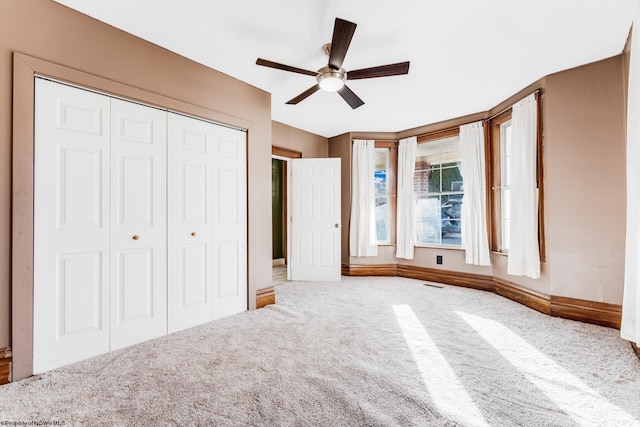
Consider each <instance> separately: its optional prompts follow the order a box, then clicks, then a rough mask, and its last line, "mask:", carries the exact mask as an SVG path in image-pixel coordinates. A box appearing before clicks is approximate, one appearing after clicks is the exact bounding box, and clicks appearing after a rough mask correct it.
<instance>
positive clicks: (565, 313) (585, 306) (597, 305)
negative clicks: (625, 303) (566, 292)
mask: <svg viewBox="0 0 640 427" xmlns="http://www.w3.org/2000/svg"><path fill="white" fill-rule="evenodd" d="M550 300H551V315H552V316H557V317H562V318H564V319H573V320H580V321H581V322H586V323H593V324H596V325H602V326H608V327H610V328H615V329H620V324H621V323H622V306H619V305H616V304H607V303H604V302H595V301H586V300H582V299H575V298H567V297H557V296H553V295H552V296H551V298H550Z"/></svg>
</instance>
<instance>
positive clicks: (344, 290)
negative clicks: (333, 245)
mask: <svg viewBox="0 0 640 427" xmlns="http://www.w3.org/2000/svg"><path fill="white" fill-rule="evenodd" d="M276 295H277V301H278V303H277V304H276V305H272V306H268V307H266V308H264V309H261V310H257V311H252V312H246V313H241V314H238V315H235V316H231V317H228V318H225V319H221V320H218V321H214V322H211V323H208V324H205V325H201V326H199V327H196V328H192V329H189V330H186V331H182V332H179V333H175V334H171V335H168V336H165V337H162V338H159V339H155V340H152V341H148V342H144V343H141V344H138V345H135V346H131V347H128V348H125V349H121V350H118V351H115V352H112V353H109V354H106V355H102V356H98V357H95V358H92V359H89V360H86V361H83V362H79V363H75V364H73V365H69V366H65V367H63V368H59V369H56V370H53V371H50V372H47V373H45V374H42V375H37V376H34V377H31V378H28V379H26V380H22V381H18V382H15V383H11V384H8V385H6V386H2V387H0V420H2V421H9V422H25V423H28V422H34V423H35V422H44V421H46V422H49V423H51V422H58V423H62V422H63V423H64V425H66V426H70V425H90V426H112V425H122V426H128V425H140V426H145V425H154V426H155V425H214V426H457V425H459V426H605V425H606V426H640V360H639V359H638V357H637V356H636V354H635V353H634V351H633V350H632V348H631V346H630V345H629V343H628V342H626V341H624V340H622V339H620V338H619V331H617V330H614V329H610V328H605V327H599V326H594V325H588V324H584V323H580V322H575V321H570V320H565V319H559V318H554V317H549V316H546V315H543V314H540V313H538V312H535V311H533V310H530V309H528V308H526V307H524V306H521V305H519V304H517V303H515V302H512V301H509V300H507V299H504V298H502V297H499V296H497V295H494V294H492V293H488V292H482V291H476V290H471V289H464V288H458V287H453V286H447V285H433V284H432V285H431V286H427V285H425V283H424V282H421V281H417V280H411V279H404V278H371V277H343V281H342V282H341V283H301V282H289V283H285V284H282V285H279V286H277V287H276ZM33 425H36V424H33ZM40 425H44V424H40Z"/></svg>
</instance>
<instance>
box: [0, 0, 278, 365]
mask: <svg viewBox="0 0 640 427" xmlns="http://www.w3.org/2000/svg"><path fill="white" fill-rule="evenodd" d="M0 2H1V6H0V8H1V9H2V13H0V347H5V346H7V345H10V344H11V341H12V340H13V341H14V342H15V341H16V340H19V339H20V338H21V337H20V336H18V337H16V336H14V337H12V338H11V337H10V316H11V314H10V296H11V284H10V280H11V270H10V262H11V246H10V245H11V198H12V187H11V179H12V178H11V176H12V169H11V166H12V160H11V158H12V109H13V106H12V96H14V95H15V96H16V97H20V96H22V92H20V93H15V94H13V93H12V82H13V80H12V74H13V73H12V63H13V60H12V54H13V53H14V52H21V53H24V54H26V55H29V56H31V57H36V58H40V59H44V60H46V61H49V62H51V63H55V64H60V65H63V66H64V67H66V68H67V69H72V70H80V71H81V72H82V73H80V74H81V75H82V76H84V78H85V80H86V81H88V82H95V84H96V85H97V86H100V85H103V84H104V81H106V80H108V81H109V82H117V83H114V84H111V85H108V86H110V88H111V89H113V90H112V93H116V94H121V95H125V96H126V97H129V98H134V99H138V100H141V101H144V102H148V103H152V104H157V105H160V104H163V103H167V104H170V105H165V106H169V107H172V108H174V109H177V110H179V111H184V112H186V113H190V114H195V115H199V116H201V117H204V118H209V119H213V120H216V121H222V122H225V123H230V124H246V127H247V128H248V129H249V133H248V135H249V138H248V165H249V167H248V171H249V172H248V198H249V200H248V202H249V265H250V268H249V295H250V304H251V305H252V306H253V307H255V298H252V296H254V295H255V291H256V289H259V288H263V287H267V286H270V285H271V257H270V253H271V218H270V215H265V214H264V212H270V209H269V206H270V205H271V200H270V193H271V192H270V171H271V165H270V158H271V107H270V102H271V100H270V98H271V97H270V95H269V94H268V93H266V92H264V91H262V90H259V89H256V88H255V87H252V86H250V85H247V84H245V83H243V82H240V81H238V80H236V79H233V78H231V77H229V76H226V75H224V74H222V73H219V72H217V71H214V70H212V69H209V68H206V67H204V66H202V65H199V64H197V63H195V62H192V61H189V60H187V59H185V58H183V57H181V56H178V55H175V54H173V53H171V52H169V51H167V50H165V49H162V48H159V47H157V46H154V45H152V44H150V43H148V42H146V41H143V40H141V39H138V38H136V37H133V36H131V35H129V34H127V33H125V32H122V31H119V30H116V29H114V28H113V27H110V26H108V25H105V24H103V23H101V22H98V21H96V20H94V19H92V18H89V17H87V16H84V15H82V14H80V13H77V12H75V11H72V10H70V9H67V8H66V7H64V6H61V5H59V4H57V3H54V2H53V1H50V0H28V1H7V0H0ZM80 74H79V75H80ZM66 75H67V77H68V76H70V75H73V73H68V72H67V73H66ZM92 76H94V77H92ZM99 77H101V78H103V79H100V78H99ZM23 101H24V102H33V101H32V100H31V101H29V100H23ZM20 119H21V118H20V117H18V118H17V120H18V121H19V120H20ZM16 149H20V147H14V148H13V150H16ZM20 214H21V213H20V212H18V215H20ZM25 215H28V213H25ZM23 292H26V290H24V289H14V297H15V295H16V293H18V294H21V293H23ZM17 309H18V310H20V309H21V307H17ZM22 338H24V336H23V337H22ZM17 356H18V355H16V354H14V358H15V357H17ZM14 361H15V359H14Z"/></svg>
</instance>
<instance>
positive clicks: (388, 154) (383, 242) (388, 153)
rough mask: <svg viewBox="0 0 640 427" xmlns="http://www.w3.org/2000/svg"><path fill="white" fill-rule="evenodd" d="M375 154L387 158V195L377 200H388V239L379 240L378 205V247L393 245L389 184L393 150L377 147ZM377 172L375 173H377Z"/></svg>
mask: <svg viewBox="0 0 640 427" xmlns="http://www.w3.org/2000/svg"><path fill="white" fill-rule="evenodd" d="M375 152H376V154H377V153H382V154H383V155H384V157H385V162H386V169H385V170H386V178H385V183H386V186H385V190H386V194H385V195H384V196H380V195H377V194H376V195H375V199H376V200H377V199H378V198H380V197H385V198H386V199H387V218H386V224H387V238H386V239H384V240H380V239H378V215H377V214H378V210H377V205H376V243H377V244H378V245H388V244H390V243H391V197H390V195H391V194H390V188H389V187H390V182H389V176H390V173H391V170H390V168H391V150H390V149H389V148H386V147H376V148H375ZM375 172H376V171H374V173H375Z"/></svg>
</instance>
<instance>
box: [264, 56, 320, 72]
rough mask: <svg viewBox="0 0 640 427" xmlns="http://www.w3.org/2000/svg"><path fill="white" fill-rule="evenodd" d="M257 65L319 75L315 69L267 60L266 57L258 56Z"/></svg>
mask: <svg viewBox="0 0 640 427" xmlns="http://www.w3.org/2000/svg"><path fill="white" fill-rule="evenodd" d="M256 65H262V66H263V67H269V68H276V69H278V70H284V71H291V72H292V73H298V74H306V75H307V76H317V75H318V73H317V72H315V71H309V70H303V69H302V68H296V67H292V66H290V65H284V64H279V63H277V62H273V61H267V60H266V59H262V58H258V60H257V61H256Z"/></svg>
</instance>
